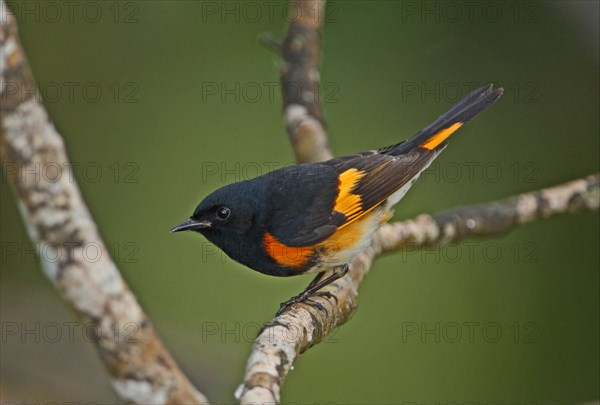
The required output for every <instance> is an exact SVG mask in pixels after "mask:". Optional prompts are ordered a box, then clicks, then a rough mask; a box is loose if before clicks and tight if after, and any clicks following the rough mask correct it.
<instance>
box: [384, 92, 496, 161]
mask: <svg viewBox="0 0 600 405" xmlns="http://www.w3.org/2000/svg"><path fill="white" fill-rule="evenodd" d="M503 92H504V89H502V88H501V87H500V88H497V89H494V88H493V86H492V85H491V84H490V85H487V86H484V87H481V88H479V89H477V90H475V91H473V92H472V93H471V94H469V95H468V96H466V97H465V98H463V99H462V100H461V101H459V102H458V103H457V104H456V105H455V106H454V107H452V108H451V109H450V110H449V111H448V112H447V113H446V114H444V115H442V116H441V117H439V118H438V119H437V120H435V121H434V122H433V123H432V124H431V125H429V126H428V127H427V128H425V129H423V130H421V131H419V132H418V133H417V134H416V135H415V136H413V137H412V138H410V139H408V140H406V141H404V142H402V143H400V144H398V145H396V146H393V147H389V148H385V149H387V150H385V151H380V153H386V154H390V155H402V154H404V153H407V152H410V151H411V150H413V149H414V148H417V147H420V148H424V149H428V150H439V149H443V148H444V146H445V144H446V142H444V141H445V140H446V139H448V137H449V136H450V135H452V134H453V133H454V132H455V131H456V130H457V129H458V128H460V127H461V126H462V125H463V124H464V123H465V122H467V121H469V120H470V119H471V118H473V117H474V116H476V115H477V114H479V113H480V112H481V111H483V110H485V109H486V108H488V107H489V106H491V105H492V104H494V103H495V102H496V100H498V99H499V98H500V96H502V93H503Z"/></svg>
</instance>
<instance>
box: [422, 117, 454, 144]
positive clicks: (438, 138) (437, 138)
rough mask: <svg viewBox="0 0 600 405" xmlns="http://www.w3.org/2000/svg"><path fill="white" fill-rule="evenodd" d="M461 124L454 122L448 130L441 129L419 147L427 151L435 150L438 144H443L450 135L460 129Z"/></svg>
mask: <svg viewBox="0 0 600 405" xmlns="http://www.w3.org/2000/svg"><path fill="white" fill-rule="evenodd" d="M462 124H463V123H462V122H455V123H454V124H452V125H450V126H449V127H448V128H444V129H442V130H441V131H439V132H438V133H436V134H435V135H433V136H432V137H431V138H429V139H428V140H426V141H425V142H423V143H422V144H421V145H419V146H421V148H425V149H429V150H433V149H435V148H436V147H437V146H438V145H439V144H440V143H442V142H444V141H445V140H446V139H447V138H448V137H449V136H450V135H452V134H453V133H454V132H456V130H457V129H458V128H460V127H462Z"/></svg>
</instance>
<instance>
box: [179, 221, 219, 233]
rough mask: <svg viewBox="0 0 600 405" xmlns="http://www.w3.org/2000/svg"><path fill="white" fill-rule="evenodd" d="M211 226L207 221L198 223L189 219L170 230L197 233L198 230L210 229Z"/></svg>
mask: <svg viewBox="0 0 600 405" xmlns="http://www.w3.org/2000/svg"><path fill="white" fill-rule="evenodd" d="M211 225H212V224H211V223H210V222H208V221H198V220H196V219H194V218H190V219H186V220H185V221H183V222H182V223H180V224H179V225H177V226H176V227H174V228H173V229H171V232H181V231H197V230H198V229H205V228H210V227H211Z"/></svg>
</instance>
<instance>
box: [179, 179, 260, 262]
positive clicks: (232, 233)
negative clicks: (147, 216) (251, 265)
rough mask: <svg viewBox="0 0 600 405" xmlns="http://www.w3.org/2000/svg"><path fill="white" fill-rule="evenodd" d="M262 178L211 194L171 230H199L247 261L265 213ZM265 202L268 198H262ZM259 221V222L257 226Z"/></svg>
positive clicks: (241, 259) (215, 242)
mask: <svg viewBox="0 0 600 405" xmlns="http://www.w3.org/2000/svg"><path fill="white" fill-rule="evenodd" d="M259 179H260V178H256V179H253V180H248V181H242V182H239V183H233V184H229V185H227V186H224V187H222V188H220V189H218V190H216V191H214V192H213V193H211V194H209V195H208V196H207V197H206V198H205V199H204V200H203V201H202V202H201V203H200V204H198V206H197V207H196V209H195V210H194V213H193V214H192V216H191V217H190V218H189V219H187V220H185V221H183V222H182V223H181V224H179V225H177V226H176V227H174V228H173V229H171V232H181V231H195V232H198V233H201V234H202V235H204V236H205V237H206V238H207V239H208V240H210V241H211V242H212V243H214V244H215V245H217V246H218V247H220V248H221V249H223V251H225V253H227V254H228V255H229V256H230V257H232V258H233V259H235V260H238V261H242V262H244V261H245V260H244V259H245V257H240V256H246V255H247V254H251V251H250V250H253V249H250V250H249V249H248V248H245V247H246V246H245V245H247V244H248V241H249V240H253V238H252V237H251V236H254V235H250V234H252V233H254V232H256V231H258V230H260V229H262V227H261V226H260V225H261V223H260V220H261V218H260V216H261V214H262V211H263V210H261V207H260V205H261V202H262V200H261V199H260V198H259V196H261V195H262V193H261V192H259V190H258V189H259V188H261V187H262V186H263V185H262V183H263V182H262V181H260V180H259ZM262 203H264V202H262ZM254 224H257V226H253V225H254Z"/></svg>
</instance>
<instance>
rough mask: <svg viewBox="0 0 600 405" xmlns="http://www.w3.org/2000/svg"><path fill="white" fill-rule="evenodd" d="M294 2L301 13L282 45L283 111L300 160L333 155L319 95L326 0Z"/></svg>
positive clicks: (295, 0)
mask: <svg viewBox="0 0 600 405" xmlns="http://www.w3.org/2000/svg"><path fill="white" fill-rule="evenodd" d="M293 5H294V7H293V8H294V10H295V15H296V16H297V17H296V18H294V19H293V20H292V21H291V22H290V24H289V27H288V32H287V35H286V37H285V39H284V41H283V43H282V45H281V54H282V56H283V66H282V69H281V89H282V98H283V115H284V119H285V127H286V130H287V133H288V136H289V138H290V142H291V143H292V149H293V150H294V154H295V155H296V162H298V163H310V162H319V161H323V160H328V159H331V158H332V157H333V155H332V154H331V151H330V150H329V143H328V140H327V131H326V130H325V118H324V117H323V107H322V105H321V99H320V97H319V94H320V92H319V80H320V73H319V65H320V64H321V30H322V26H323V20H324V18H325V0H294V1H293ZM271 42H272V41H271Z"/></svg>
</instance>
